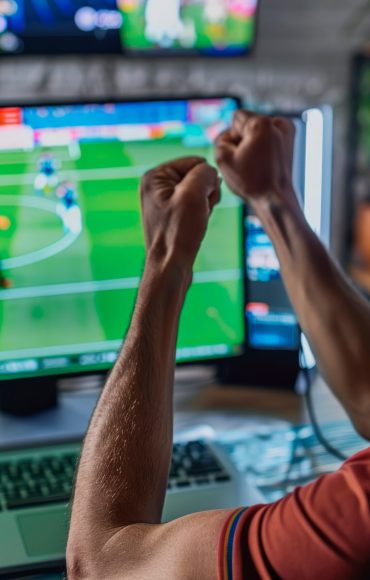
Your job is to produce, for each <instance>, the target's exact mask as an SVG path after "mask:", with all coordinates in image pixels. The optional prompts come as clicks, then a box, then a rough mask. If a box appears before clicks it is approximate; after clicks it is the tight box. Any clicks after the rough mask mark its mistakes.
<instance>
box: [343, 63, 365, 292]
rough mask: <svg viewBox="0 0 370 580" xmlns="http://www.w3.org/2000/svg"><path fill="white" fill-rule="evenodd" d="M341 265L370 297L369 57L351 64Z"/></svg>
mask: <svg viewBox="0 0 370 580" xmlns="http://www.w3.org/2000/svg"><path fill="white" fill-rule="evenodd" d="M350 122H351V125H350V131H349V142H348V158H349V163H348V168H349V172H348V181H347V195H346V200H347V203H346V207H345V212H344V215H345V217H346V223H345V228H346V236H345V244H344V247H343V261H344V263H345V265H346V267H347V269H348V272H349V274H350V275H351V277H352V278H353V280H354V281H355V283H356V284H357V285H358V286H359V287H360V288H361V289H362V290H363V291H364V293H365V294H367V296H369V297H370V138H369V136H370V53H365V54H360V55H357V56H356V57H355V59H354V62H353V82H352V102H351V121H350Z"/></svg>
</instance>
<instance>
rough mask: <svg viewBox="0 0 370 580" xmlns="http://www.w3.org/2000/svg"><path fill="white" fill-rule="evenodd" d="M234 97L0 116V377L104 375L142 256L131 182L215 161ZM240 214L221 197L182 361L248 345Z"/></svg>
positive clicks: (181, 343)
mask: <svg viewBox="0 0 370 580" xmlns="http://www.w3.org/2000/svg"><path fill="white" fill-rule="evenodd" d="M237 107H238V102H237V101H236V100H235V99H233V98H215V99H191V100H167V101H147V102H140V101H137V102H120V103H111V102H106V103H82V104H72V103H65V104H60V105H57V106H54V105H40V106H27V107H24V106H22V107H19V106H16V105H14V106H13V107H1V108H0V174H1V177H0V379H9V378H17V377H23V376H40V375H48V374H61V373H68V374H71V373H78V372H90V371H96V370H100V369H109V368H110V367H111V366H112V364H113V363H114V361H115V360H116V357H117V352H118V350H119V349H120V347H121V344H122V338H123V337H124V335H125V332H126V330H127V327H128V325H129V322H130V318H131V313H132V310H133V306H134V302H135V297H136V294H137V289H138V286H139V283H140V277H141V274H142V270H143V266H144V260H145V250H144V238H143V231H142V225H141V211H140V195H139V184H140V179H141V176H142V175H143V173H144V172H145V171H147V170H148V169H150V168H152V167H153V166H155V165H157V164H160V163H162V162H164V161H168V160H169V159H173V158H176V157H182V156H185V155H200V156H203V157H205V158H206V159H208V161H209V162H210V163H213V162H214V161H213V156H214V150H213V149H214V148H213V141H214V139H215V138H216V136H217V135H218V133H219V132H220V131H222V130H223V129H225V128H227V127H228V126H229V125H230V122H231V118H232V115H233V113H234V111H235V109H236V108H237ZM242 222H243V216H242V204H241V202H240V201H239V200H238V199H237V198H236V197H235V196H234V195H232V194H231V193H230V192H228V191H227V190H226V189H225V190H224V192H223V198H222V201H221V203H220V204H219V205H218V206H217V207H216V208H215V210H214V213H213V215H212V218H211V221H210V224H209V228H208V232H207V235H206V238H205V240H204V242H203V244H202V248H201V251H200V253H199V256H198V258H197V261H196V264H195V267H194V279H193V284H192V287H191V289H190V291H189V293H188V296H187V300H186V304H185V307H184V311H183V315H182V318H181V326H180V332H179V337H178V347H177V360H178V362H185V361H187V362H189V361H199V360H205V359H212V358H224V357H228V356H233V355H236V354H238V353H240V352H241V350H242V349H243V345H244V340H245V323H244V315H243V312H244V283H243V241H242V239H243V234H242V229H243V223H242Z"/></svg>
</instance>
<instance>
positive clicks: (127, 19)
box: [119, 0, 258, 56]
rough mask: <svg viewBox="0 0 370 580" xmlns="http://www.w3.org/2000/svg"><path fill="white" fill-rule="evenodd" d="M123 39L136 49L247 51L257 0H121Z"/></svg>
mask: <svg viewBox="0 0 370 580" xmlns="http://www.w3.org/2000/svg"><path fill="white" fill-rule="evenodd" d="M119 6H120V9H121V11H122V14H123V22H124V24H123V26H122V29H121V31H122V42H123V44H124V46H125V48H126V49H127V50H128V51H131V52H136V53H139V54H158V53H162V54H171V53H172V54H181V53H184V54H186V53H189V52H190V53H195V54H196V53H198V54H203V55H207V56H218V55H221V56H238V55H242V54H247V53H249V52H251V50H252V49H253V47H254V43H255V37H256V22H257V9H258V0H120V1H119Z"/></svg>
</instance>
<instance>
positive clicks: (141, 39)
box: [121, 2, 255, 50]
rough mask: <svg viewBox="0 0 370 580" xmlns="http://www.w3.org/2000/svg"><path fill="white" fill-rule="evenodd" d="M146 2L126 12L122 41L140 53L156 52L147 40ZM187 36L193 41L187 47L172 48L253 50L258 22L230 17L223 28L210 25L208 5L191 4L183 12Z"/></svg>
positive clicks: (135, 5)
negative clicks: (142, 51)
mask: <svg viewBox="0 0 370 580" xmlns="http://www.w3.org/2000/svg"><path fill="white" fill-rule="evenodd" d="M145 4H146V3H145V2H140V3H139V4H137V3H135V4H134V2H133V6H130V7H129V8H126V9H125V10H123V16H124V26H123V28H122V32H121V34H122V40H123V42H124V45H125V46H127V47H129V48H131V49H136V50H143V49H150V48H153V43H152V42H151V41H150V40H148V39H147V38H146V37H145V27H146V23H145ZM181 19H182V22H183V23H184V29H185V36H187V35H189V34H190V36H191V37H193V43H192V44H191V45H187V44H186V41H185V42H184V43H181V42H176V43H175V44H174V46H173V47H172V48H185V47H186V48H196V49H199V50H207V49H212V48H216V47H218V48H219V47H228V48H235V47H236V48H239V47H242V48H243V47H245V46H250V45H251V44H252V43H253V39H254V33H255V20H254V18H251V17H244V16H243V15H238V14H235V13H231V12H230V13H229V14H228V16H227V18H226V20H225V22H224V23H222V24H218V23H210V22H207V21H206V20H205V17H204V5H203V4H202V3H200V2H197V3H188V4H186V5H184V6H183V7H182V9H181Z"/></svg>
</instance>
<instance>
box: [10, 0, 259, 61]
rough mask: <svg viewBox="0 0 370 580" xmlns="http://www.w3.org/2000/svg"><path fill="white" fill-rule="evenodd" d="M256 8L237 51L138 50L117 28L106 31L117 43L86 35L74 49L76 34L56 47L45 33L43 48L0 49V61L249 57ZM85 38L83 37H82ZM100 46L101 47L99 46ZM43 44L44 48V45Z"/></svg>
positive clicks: (256, 30) (33, 38)
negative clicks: (246, 40) (245, 39)
mask: <svg viewBox="0 0 370 580" xmlns="http://www.w3.org/2000/svg"><path fill="white" fill-rule="evenodd" d="M260 10H261V0H258V1H257V7H256V12H255V16H254V21H255V24H254V35H253V41H252V43H251V44H249V45H246V44H245V45H244V46H242V48H241V50H240V51H238V52H236V53H232V52H231V53H228V52H227V51H225V52H224V51H220V52H217V51H215V52H211V51H210V52H209V53H208V52H206V51H204V50H202V49H182V48H181V49H171V48H169V49H156V50H153V49H144V50H138V49H131V48H128V47H127V45H126V44H125V41H124V32H123V33H122V31H121V30H118V29H117V30H112V31H108V34H110V35H112V34H113V35H115V34H117V36H118V38H117V42H116V41H115V39H114V38H110V39H109V41H108V42H109V46H107V47H104V45H105V43H106V42H107V41H106V40H101V41H96V42H94V43H92V40H91V38H89V43H90V44H87V46H86V49H85V50H82V49H81V48H80V49H77V48H71V49H69V48H68V46H71V44H72V46H73V47H74V46H77V44H78V43H79V44H80V45H81V46H82V45H83V44H84V42H83V39H82V38H81V37H80V36H76V37H70V36H61V37H60V38H61V43H62V44H63V50H56V49H55V47H53V46H52V45H51V47H50V45H49V46H48V43H49V42H50V40H51V39H53V40H54V36H52V35H45V36H43V37H42V38H43V40H42V42H43V43H44V45H45V49H44V50H41V49H40V50H37V49H36V50H35V49H33V50H28V51H26V52H22V51H19V52H17V51H16V52H0V61H1V60H3V59H4V58H10V59H13V58H34V57H37V56H39V57H41V56H50V57H52V58H53V59H54V58H58V57H59V58H61V57H62V58H63V57H64V56H66V57H71V56H91V57H95V58H96V57H99V56H104V57H106V58H107V57H121V58H124V59H126V58H127V59H142V60H143V59H145V60H146V59H149V60H152V59H159V60H162V59H166V58H168V59H169V60H171V59H175V60H176V59H179V58H180V59H186V58H192V57H196V58H197V60H199V59H203V60H207V59H209V60H220V59H221V60H222V59H224V60H230V59H233V60H236V59H245V58H246V57H250V56H252V55H253V54H254V52H255V50H256V46H257V41H258V38H259V26H260V25H259V22H260ZM83 34H84V33H83V32H81V35H83ZM28 38H29V42H30V43H31V42H34V43H36V45H37V44H38V43H40V37H36V36H29V37H28ZM85 40H87V39H85ZM66 43H67V49H66ZM93 44H94V45H97V44H98V45H99V50H95V48H89V47H92V45H93ZM115 44H117V49H115V48H114V45H115ZM100 46H101V47H102V48H101V49H100ZM46 47H47V48H46Z"/></svg>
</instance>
